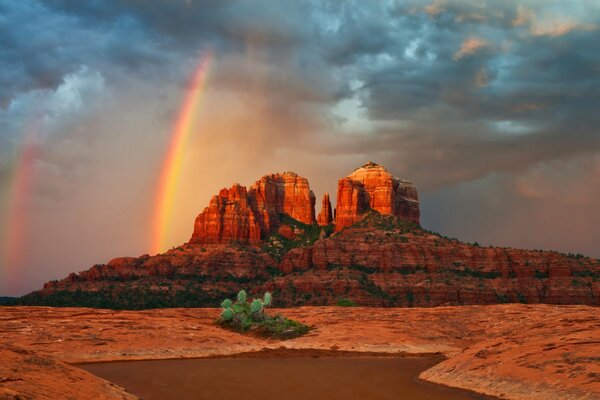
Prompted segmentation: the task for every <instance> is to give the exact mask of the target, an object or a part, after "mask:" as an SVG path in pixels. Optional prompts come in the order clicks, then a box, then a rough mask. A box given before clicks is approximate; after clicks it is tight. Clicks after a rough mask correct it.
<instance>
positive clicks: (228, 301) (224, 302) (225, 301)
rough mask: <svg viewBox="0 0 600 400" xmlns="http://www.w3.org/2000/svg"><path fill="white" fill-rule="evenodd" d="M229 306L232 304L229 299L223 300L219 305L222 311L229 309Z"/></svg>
mask: <svg viewBox="0 0 600 400" xmlns="http://www.w3.org/2000/svg"><path fill="white" fill-rule="evenodd" d="M231 304H232V303H231V300H229V299H225V300H223V302H222V303H221V307H222V308H224V309H227V308H231Z"/></svg>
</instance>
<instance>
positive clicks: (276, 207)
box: [190, 172, 315, 244]
mask: <svg viewBox="0 0 600 400" xmlns="http://www.w3.org/2000/svg"><path fill="white" fill-rule="evenodd" d="M281 214H287V215H288V216H290V217H292V218H294V219H296V220H298V221H300V222H303V223H306V224H313V223H315V195H314V194H313V192H312V191H311V190H310V186H309V184H308V180H307V179H306V178H303V177H301V176H299V175H297V174H295V173H293V172H285V173H282V174H272V175H266V176H263V177H262V178H261V179H260V180H258V181H256V183H254V184H253V185H252V186H250V189H248V190H247V189H246V187H244V186H241V185H239V184H235V185H233V186H232V187H231V188H230V189H221V191H220V192H219V194H218V195H217V196H213V198H212V199H211V201H210V204H209V205H208V207H207V208H205V209H204V211H203V212H202V213H201V214H200V215H198V217H197V218H196V222H195V223H194V232H193V234H192V237H191V239H190V243H192V244H216V243H229V242H232V241H234V242H238V243H254V244H255V243H259V242H260V241H261V238H264V237H266V236H267V235H269V234H270V233H271V232H273V231H274V230H275V228H277V227H278V226H279V225H280V221H279V219H280V217H279V216H280V215H281Z"/></svg>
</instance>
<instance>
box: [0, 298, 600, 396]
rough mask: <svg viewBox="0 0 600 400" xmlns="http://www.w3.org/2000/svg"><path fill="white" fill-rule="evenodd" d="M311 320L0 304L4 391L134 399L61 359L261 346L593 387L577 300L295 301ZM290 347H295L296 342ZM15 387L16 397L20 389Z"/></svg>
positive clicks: (509, 383)
mask: <svg viewBox="0 0 600 400" xmlns="http://www.w3.org/2000/svg"><path fill="white" fill-rule="evenodd" d="M271 311H272V312H273V313H277V312H283V313H285V314H286V316H288V317H290V318H294V319H296V320H298V321H301V322H303V323H306V324H308V325H311V326H312V327H313V329H312V330H311V332H310V333H309V334H308V335H306V336H303V337H300V338H296V339H292V340H287V341H274V340H266V339H260V338H257V337H255V336H251V335H241V334H238V333H235V332H231V331H228V330H223V329H221V328H219V327H218V326H217V325H215V324H214V320H215V318H217V316H218V313H219V310H218V309H203V308H195V309H186V308H177V309H160V310H146V311H135V312H133V311H115V310H99V309H96V310H95V309H89V308H88V309H86V308H50V307H0V357H1V358H0V359H1V360H2V362H0V399H24V398H25V399H30V398H33V399H37V398H45V399H46V398H50V399H65V398H76V399H132V398H134V396H131V395H129V394H127V393H126V392H124V391H123V390H122V389H120V388H118V387H116V386H115V385H112V384H110V383H109V382H106V381H104V380H102V379H100V378H97V377H95V376H93V375H91V374H89V373H87V372H85V371H83V370H81V369H79V368H77V367H76V366H72V365H69V364H67V363H78V362H95V361H110V360H144V359H166V358H190V357H215V356H226V355H233V354H239V353H247V352H259V351H261V350H265V349H278V353H279V354H280V355H281V356H286V354H287V355H288V356H289V355H290V354H289V353H286V352H285V351H283V349H287V350H290V351H291V350H296V351H301V353H300V354H304V355H315V354H318V353H315V351H316V350H329V351H331V350H335V351H336V353H334V354H338V355H343V353H342V352H344V351H350V352H359V353H361V354H372V353H379V354H396V355H411V354H412V355H423V354H433V353H437V354H440V353H441V354H443V355H444V356H445V357H447V359H446V360H444V361H442V362H441V363H439V364H437V365H435V366H433V367H432V368H430V369H428V370H426V371H424V372H422V373H421V375H420V377H421V378H422V379H425V380H427V381H430V382H435V383H441V384H445V385H449V386H454V387H459V388H464V389H470V390H473V391H476V392H479V393H484V394H488V395H492V396H497V397H498V398H502V399H513V400H525V399H527V400H549V399H562V400H571V399H573V400H574V399H579V400H593V399H598V398H600V360H599V357H598V355H599V354H600V336H599V330H600V315H599V313H598V308H596V307H592V306H581V305H575V306H573V305H570V306H561V305H545V304H536V305H531V304H502V305H487V306H481V305H476V306H462V307H457V306H451V307H436V308H372V307H368V308H365V307H356V308H352V307H350V308H349V307H343V308H342V307H298V308H289V309H285V310H271ZM296 354H298V353H296ZM18 396H21V397H18Z"/></svg>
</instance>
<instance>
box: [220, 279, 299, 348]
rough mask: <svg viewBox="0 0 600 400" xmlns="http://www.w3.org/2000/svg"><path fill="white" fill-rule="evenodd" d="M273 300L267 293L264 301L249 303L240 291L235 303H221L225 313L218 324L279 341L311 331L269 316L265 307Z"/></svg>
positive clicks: (255, 300) (296, 323)
mask: <svg viewBox="0 0 600 400" xmlns="http://www.w3.org/2000/svg"><path fill="white" fill-rule="evenodd" d="M272 300H273V296H272V295H271V293H269V292H267V293H265V295H264V296H263V298H262V299H253V300H252V301H251V302H250V303H248V295H247V293H246V291H245V290H240V291H239V293H238V294H237V301H236V302H235V303H233V302H232V301H231V300H229V299H225V300H223V302H221V307H223V311H222V312H221V316H220V317H219V319H218V320H217V324H219V325H221V326H223V327H226V328H229V329H232V330H235V331H237V332H246V331H252V332H254V333H257V334H259V335H262V336H266V337H271V338H279V339H291V338H294V337H298V336H301V335H304V334H305V333H306V332H308V331H309V329H310V328H309V327H308V326H306V325H303V324H301V323H299V322H296V321H292V320H290V319H287V318H285V317H283V316H281V315H276V316H274V317H272V316H270V315H267V314H266V313H265V307H267V306H269V305H270V304H271V302H272Z"/></svg>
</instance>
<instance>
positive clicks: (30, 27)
mask: <svg viewBox="0 0 600 400" xmlns="http://www.w3.org/2000/svg"><path fill="white" fill-rule="evenodd" d="M584 3H586V4H587V7H585V6H583V7H582V6H579V7H575V6H573V7H568V5H565V4H562V3H560V2H544V3H542V2H538V1H525V2H516V1H507V2H502V3H486V2H484V1H479V2H478V1H453V2H447V1H433V2H421V1H403V2H401V1H397V2H368V3H365V2H338V1H327V2H316V1H315V2H297V1H281V2H271V1H266V2H246V1H194V0H187V1H185V0H181V1H162V0H145V1H142V0H120V1H118V0H106V1H86V2H81V1H68V0H45V1H35V0H26V1H21V2H3V3H0V7H1V8H0V10H1V12H2V14H3V16H4V17H3V18H2V19H0V38H2V39H0V40H2V47H1V48H0V68H1V69H2V71H3V74H2V77H1V78H0V85H1V87H2V89H1V91H0V100H1V101H2V104H4V105H5V106H6V105H7V104H8V102H9V101H10V100H11V99H14V98H15V96H17V95H19V94H21V93H25V92H27V91H29V90H32V89H35V88H49V89H52V88H55V87H57V86H58V85H59V84H61V82H62V81H63V79H64V77H65V76H66V75H67V74H69V73H73V72H74V71H77V70H78V69H79V68H81V66H82V65H85V66H89V67H90V68H93V69H94V70H97V71H99V73H100V74H102V76H103V77H105V78H106V79H108V80H109V84H110V81H111V79H113V77H114V76H118V77H123V76H125V77H127V76H128V74H129V75H133V76H142V77H144V79H147V80H148V81H149V84H161V80H163V81H165V80H166V81H172V80H176V81H177V80H179V82H180V84H182V83H183V81H184V77H185V76H186V73H187V71H188V70H189V68H190V67H189V65H192V63H193V62H194V60H195V59H196V58H197V56H198V54H199V53H200V52H202V51H204V50H206V49H209V48H210V49H212V51H214V52H216V53H217V55H218V57H219V58H220V60H222V62H221V65H220V67H219V70H218V72H217V73H216V74H215V78H214V81H215V82H216V83H215V85H217V86H218V87H221V88H222V89H225V90H233V91H238V92H239V91H241V92H244V91H252V90H253V87H254V86H252V82H253V80H255V79H256V76H259V75H262V76H261V79H260V86H261V90H263V91H265V92H266V93H268V96H270V97H271V98H273V99H276V100H274V101H273V102H272V107H274V112H278V111H277V110H281V109H286V110H288V112H291V110H294V109H298V110H303V111H302V112H310V113H313V117H314V118H316V119H318V120H325V121H327V120H328V117H327V115H328V114H330V113H331V112H332V110H334V106H335V105H336V104H337V103H338V102H340V101H342V100H344V99H353V100H354V101H355V102H357V103H358V104H359V106H360V107H361V108H362V109H363V110H364V112H365V116H364V119H365V120H366V122H367V123H372V125H373V127H374V128H373V129H371V130H370V132H368V133H365V132H363V133H362V135H361V132H358V133H359V134H358V135H353V136H352V137H344V136H343V135H341V136H340V135H337V136H336V135H335V134H334V133H335V131H336V130H337V129H338V127H336V126H335V125H333V126H329V127H326V130H329V131H330V133H331V134H330V135H329V140H327V137H325V138H322V140H320V141H319V143H316V144H315V145H318V146H324V147H325V148H331V147H335V146H338V148H341V149H347V151H348V152H349V153H353V152H357V151H361V150H362V149H364V143H368V146H369V148H371V150H372V151H373V152H384V153H385V152H388V153H389V152H390V151H391V150H396V151H397V152H398V154H401V155H406V156H407V157H409V158H410V160H411V163H413V164H414V165H419V164H422V165H427V164H433V165H434V166H433V168H435V165H439V166H440V168H442V169H443V170H444V171H445V170H446V169H447V168H448V167H449V166H453V169H454V170H464V171H471V172H470V173H469V174H465V175H464V176H463V175H461V174H456V176H454V174H451V175H452V176H454V177H452V178H450V179H449V180H448V181H444V180H440V181H439V182H437V183H435V184H433V185H434V186H435V185H436V184H441V183H451V182H454V181H455V180H456V179H460V178H461V177H462V178H465V179H466V178H472V177H473V176H483V175H485V174H487V173H490V172H493V171H495V170H506V169H515V168H516V169H518V168H526V167H527V166H529V165H532V164H534V163H536V162H539V161H542V160H545V159H546V158H547V159H554V158H556V157H562V156H569V155H572V154H576V153H578V152H581V153H586V152H590V151H596V150H598V148H599V146H600V143H598V130H597V126H598V122H600V121H599V118H600V117H599V116H598V113H595V112H593V110H595V109H596V108H597V107H598V105H599V103H600V102H599V99H600V79H598V74H599V73H600V55H599V53H598V52H595V51H592V49H594V48H595V44H597V43H598V42H600V29H599V26H598V24H599V23H600V10H599V7H597V6H593V4H592V3H587V2H584ZM248 60H249V61H248ZM249 62H250V63H251V65H250V64H248V63H249ZM244 64H245V65H244ZM115 79H116V78H115ZM255 86H256V85H255ZM311 104H312V105H311ZM345 112H351V111H345ZM343 113H344V112H342V114H343ZM344 117H345V116H344V115H342V118H344ZM381 122H384V123H385V124H384V127H381ZM567 132H568V134H567ZM376 136H378V137H379V138H376ZM395 138H398V139H400V138H401V139H402V140H395ZM353 146H356V149H353V148H352V147H353ZM407 146H412V148H407ZM414 149H425V151H421V152H420V153H415V152H414V151H413V150H414ZM427 149H429V150H427ZM521 149H522V150H521ZM532 149H533V150H532ZM521 153H523V155H521ZM416 154H420V155H421V156H420V157H417V155H416ZM508 155H511V157H507V156H508ZM507 158H512V160H511V161H505V160H506V159H507ZM433 161H435V162H433ZM434 181H437V180H434Z"/></svg>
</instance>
